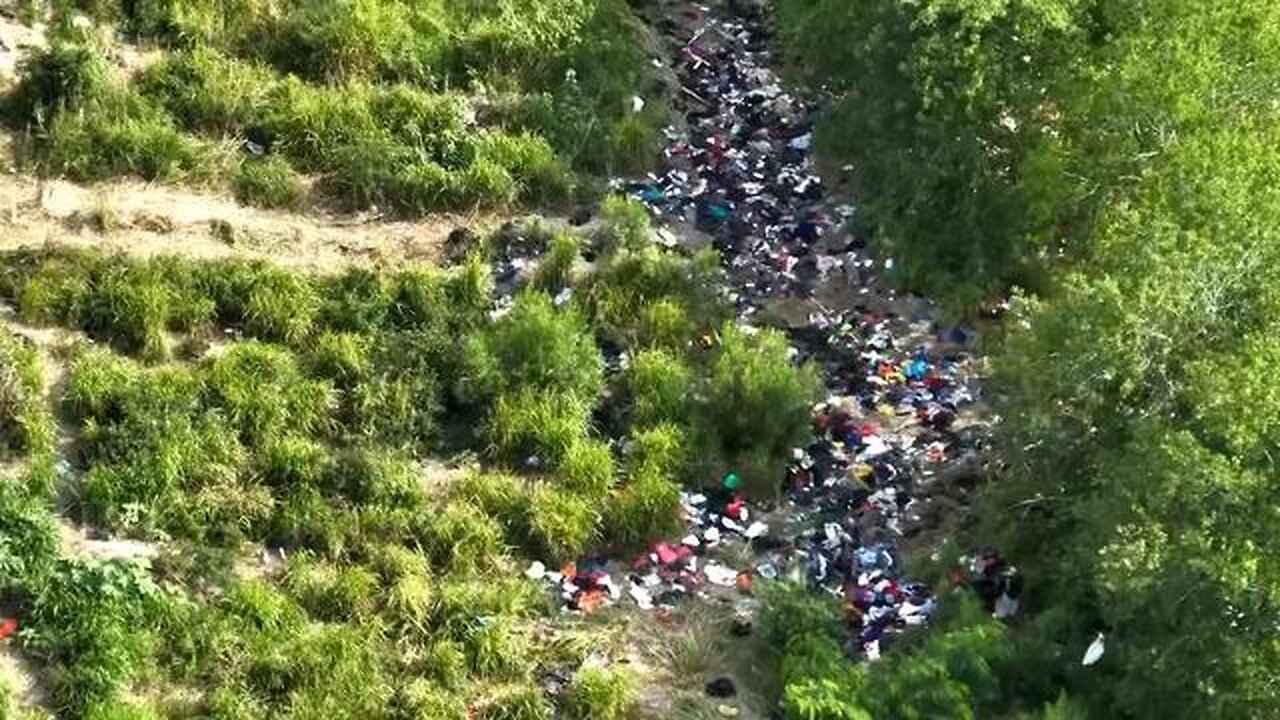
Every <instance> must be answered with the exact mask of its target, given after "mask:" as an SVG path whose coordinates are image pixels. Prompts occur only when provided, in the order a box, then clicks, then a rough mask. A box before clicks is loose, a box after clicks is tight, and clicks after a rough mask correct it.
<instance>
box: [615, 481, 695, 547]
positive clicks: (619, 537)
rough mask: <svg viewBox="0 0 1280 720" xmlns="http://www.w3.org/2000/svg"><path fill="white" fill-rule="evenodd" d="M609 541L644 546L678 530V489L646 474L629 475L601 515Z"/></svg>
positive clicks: (670, 483) (677, 486)
mask: <svg viewBox="0 0 1280 720" xmlns="http://www.w3.org/2000/svg"><path fill="white" fill-rule="evenodd" d="M604 527H605V529H606V530H607V531H608V534H609V539H610V540H611V541H612V542H613V543H615V544H617V545H621V546H623V547H627V548H635V547H643V546H646V545H647V544H648V543H650V542H652V541H653V540H658V539H661V538H666V537H671V536H672V535H674V534H675V533H676V532H678V531H679V530H680V527H681V521H680V486H679V485H677V484H676V483H675V482H672V481H671V480H669V479H667V477H666V476H664V475H662V474H660V473H658V472H654V471H645V472H640V473H637V474H634V475H632V476H631V477H630V478H628V481H627V483H626V485H624V486H623V487H622V488H620V489H619V490H617V491H616V492H615V493H614V495H613V497H612V498H611V499H610V502H609V505H608V507H607V508H606V510H605V514H604Z"/></svg>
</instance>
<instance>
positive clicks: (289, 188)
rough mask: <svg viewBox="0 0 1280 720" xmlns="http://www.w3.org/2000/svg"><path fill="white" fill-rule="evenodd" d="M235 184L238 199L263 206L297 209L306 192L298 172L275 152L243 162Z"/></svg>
mask: <svg viewBox="0 0 1280 720" xmlns="http://www.w3.org/2000/svg"><path fill="white" fill-rule="evenodd" d="M232 185H233V187H234V189H235V193H236V199H237V200H239V201H240V202H242V203H244V204H246V205H254V206H256V207H263V208H295V207H297V206H298V205H299V204H300V203H301V202H302V198H303V195H304V194H305V190H304V189H303V186H302V183H301V182H300V181H299V179H298V175H297V173H295V172H294V171H293V168H291V167H289V163H287V162H285V161H284V160H282V159H281V158H280V157H279V156H275V155H272V156H269V157H265V158H262V159H255V158H246V159H245V160H243V161H241V163H240V165H239V166H238V167H237V168H236V174H235V177H234V179H233V180H232Z"/></svg>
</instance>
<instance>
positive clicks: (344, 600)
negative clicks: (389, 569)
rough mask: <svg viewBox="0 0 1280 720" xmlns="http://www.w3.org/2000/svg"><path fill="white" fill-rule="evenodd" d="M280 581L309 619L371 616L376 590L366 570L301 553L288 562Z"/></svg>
mask: <svg viewBox="0 0 1280 720" xmlns="http://www.w3.org/2000/svg"><path fill="white" fill-rule="evenodd" d="M284 582H285V587H287V588H288V590H289V593H290V594H291V595H293V596H294V597H295V598H297V600H298V603H299V604H301V605H302V606H303V607H304V608H306V609H307V612H309V613H310V614H311V615H312V617H315V618H318V619H320V620H328V621H335V622H341V621H347V620H353V619H357V618H362V617H367V616H369V615H371V614H372V613H373V611H374V607H375V603H376V601H377V594H378V591H379V589H380V588H379V586H378V578H377V576H375V575H374V574H373V573H372V572H370V571H369V570H368V569H366V568H363V567H361V566H359V565H335V564H333V563H328V562H324V561H316V560H312V559H311V558H309V557H308V556H307V555H306V554H305V553H299V554H296V555H294V556H293V557H292V558H291V559H290V562H289V571H288V573H287V574H286V576H285V580H284Z"/></svg>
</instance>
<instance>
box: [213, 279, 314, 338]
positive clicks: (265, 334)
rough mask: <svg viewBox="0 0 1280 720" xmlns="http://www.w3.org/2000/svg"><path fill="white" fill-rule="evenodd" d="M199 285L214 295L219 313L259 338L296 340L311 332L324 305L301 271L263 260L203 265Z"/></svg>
mask: <svg viewBox="0 0 1280 720" xmlns="http://www.w3.org/2000/svg"><path fill="white" fill-rule="evenodd" d="M197 273H198V278H197V284H198V285H199V286H200V287H201V288H202V289H203V291H204V293H205V294H206V295H207V296H208V297H210V298H212V299H213V300H214V303H215V305H216V307H217V315H218V318H219V319H220V320H221V321H222V322H224V323H227V324H230V325H241V326H243V328H244V330H245V332H247V333H248V334H249V335H252V336H253V337H256V338H258V339H261V340H269V341H279V342H286V343H296V342H298V341H300V340H302V339H303V338H304V337H306V336H307V335H308V334H310V333H311V330H312V325H313V323H314V321H315V317H316V315H317V313H318V312H319V309H320V298H319V295H318V294H317V293H316V290H315V288H314V287H313V286H312V284H311V283H310V282H308V281H307V279H306V278H304V277H302V276H301V275H299V274H297V273H295V272H291V271H289V270H284V269H281V268H277V267H274V266H271V265H268V264H266V263H262V262H240V261H231V262H220V263H208V264H205V265H202V266H200V267H199V268H198V270H197Z"/></svg>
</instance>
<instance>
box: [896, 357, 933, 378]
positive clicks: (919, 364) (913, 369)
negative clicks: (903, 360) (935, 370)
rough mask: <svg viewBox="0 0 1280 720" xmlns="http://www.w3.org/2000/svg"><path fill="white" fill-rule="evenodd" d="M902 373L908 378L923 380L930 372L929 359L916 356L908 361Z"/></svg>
mask: <svg viewBox="0 0 1280 720" xmlns="http://www.w3.org/2000/svg"><path fill="white" fill-rule="evenodd" d="M902 374H903V375H906V376H907V379H908V380H923V379H924V378H925V376H926V375H928V374H929V361H928V360H925V359H923V358H916V359H915V360H912V361H911V362H909V363H907V367H906V369H905V370H904V371H903V373H902Z"/></svg>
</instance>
